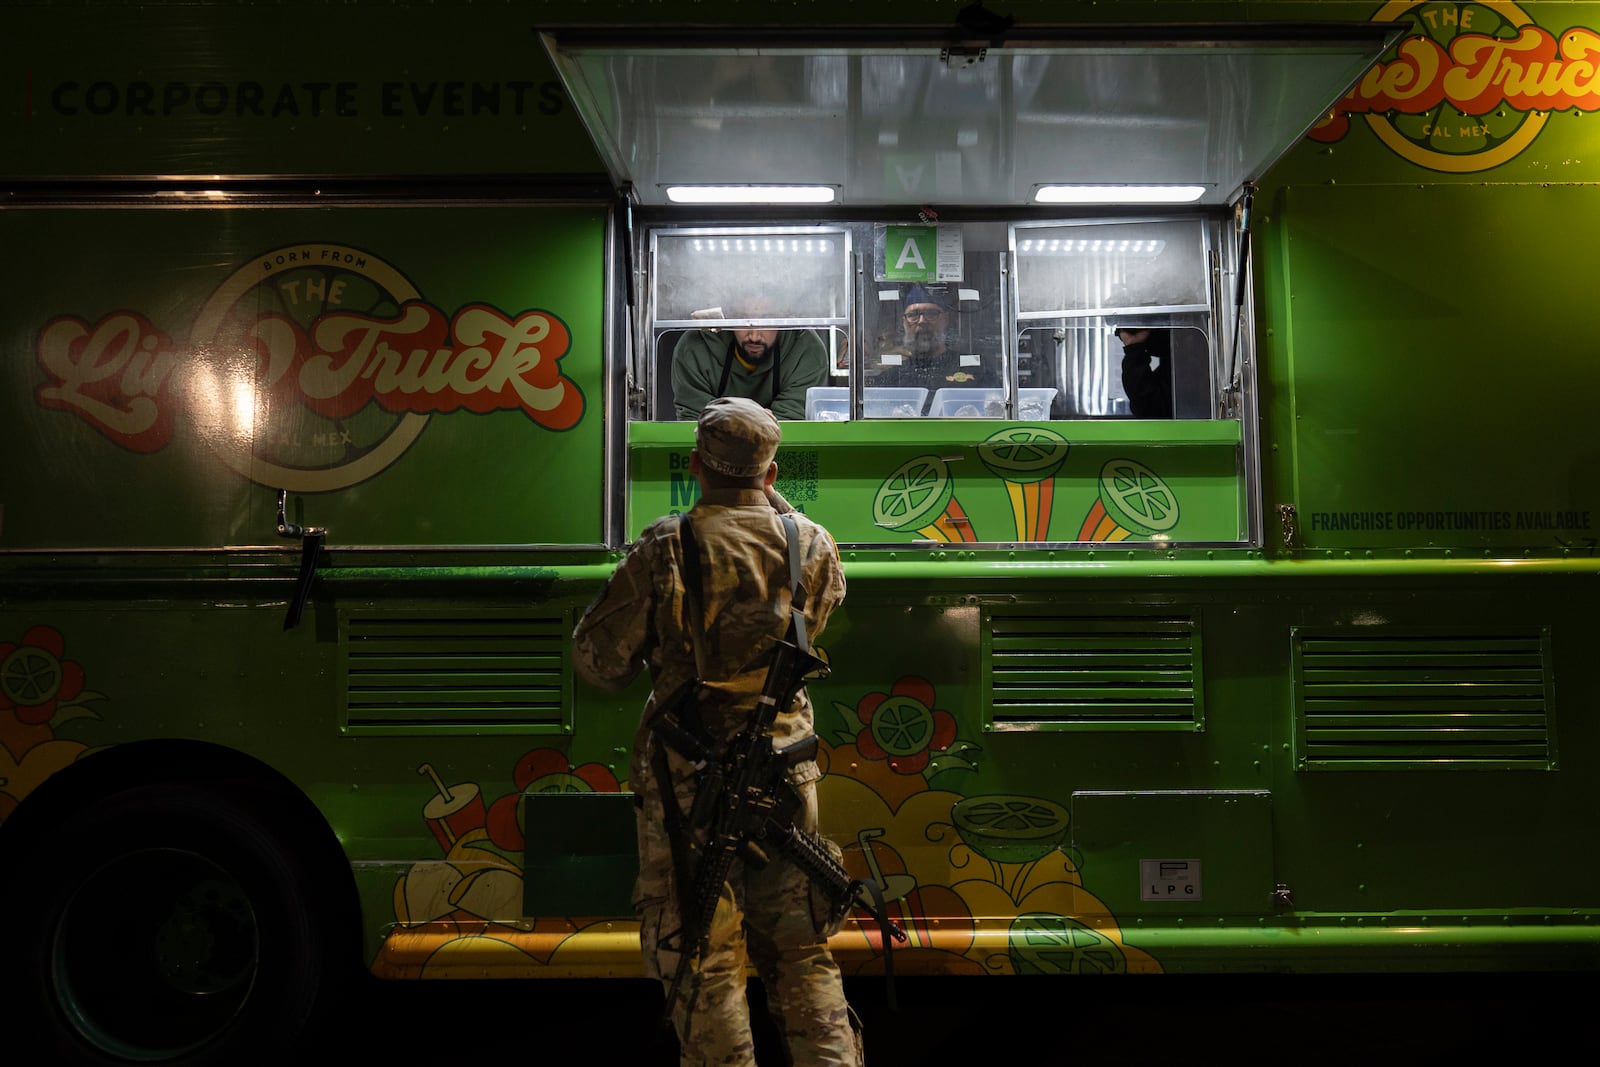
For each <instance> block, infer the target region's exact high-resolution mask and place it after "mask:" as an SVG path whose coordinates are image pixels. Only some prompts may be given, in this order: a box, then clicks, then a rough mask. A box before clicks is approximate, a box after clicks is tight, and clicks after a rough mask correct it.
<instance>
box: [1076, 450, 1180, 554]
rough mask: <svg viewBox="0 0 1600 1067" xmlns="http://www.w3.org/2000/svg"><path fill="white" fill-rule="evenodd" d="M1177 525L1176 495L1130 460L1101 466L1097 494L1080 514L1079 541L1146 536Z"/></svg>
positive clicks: (1155, 477)
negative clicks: (1081, 516) (1086, 512)
mask: <svg viewBox="0 0 1600 1067" xmlns="http://www.w3.org/2000/svg"><path fill="white" fill-rule="evenodd" d="M1176 525H1178V498H1177V496H1176V495H1175V494H1174V493H1173V491H1172V488H1171V487H1170V486H1168V485H1167V483H1166V482H1165V481H1164V480H1162V478H1161V476H1160V475H1158V474H1157V473H1156V472H1155V471H1153V470H1151V469H1150V468H1149V467H1146V466H1145V465H1144V464H1143V463H1140V462H1138V461H1137V460H1132V459H1113V460H1109V461H1107V463H1106V465H1105V466H1104V467H1101V468H1100V496H1099V497H1098V498H1097V499H1096V500H1095V502H1094V505H1093V506H1092V507H1090V508H1089V513H1088V514H1087V515H1085V516H1084V517H1083V525H1082V526H1081V527H1080V528H1079V530H1078V540H1080V541H1125V540H1127V539H1128V538H1130V537H1137V538H1149V537H1155V536H1156V535H1157V534H1164V533H1166V532H1167V531H1168V530H1170V529H1172V528H1173V527H1174V526H1176Z"/></svg>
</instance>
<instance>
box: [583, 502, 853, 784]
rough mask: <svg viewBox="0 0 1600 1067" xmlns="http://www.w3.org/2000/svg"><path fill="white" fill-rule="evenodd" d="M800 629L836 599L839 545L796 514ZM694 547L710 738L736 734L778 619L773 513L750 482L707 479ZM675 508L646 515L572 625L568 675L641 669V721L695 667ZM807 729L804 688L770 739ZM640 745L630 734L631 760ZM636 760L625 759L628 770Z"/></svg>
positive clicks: (822, 617) (779, 561) (783, 570)
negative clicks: (719, 483) (644, 691)
mask: <svg viewBox="0 0 1600 1067" xmlns="http://www.w3.org/2000/svg"><path fill="white" fill-rule="evenodd" d="M794 518H795V521H796V523H797V525H798V526H799V532H800V559H801V582H802V584H803V585H804V587H805V590H806V602H805V618H806V623H807V633H808V636H809V637H810V639H811V640H812V641H813V642H815V641H816V639H817V638H818V636H820V635H821V633H822V631H823V627H824V626H825V625H826V624H827V621H828V616H829V615H831V614H832V612H833V609H834V608H835V607H837V606H838V605H839V603H840V602H841V601H843V600H844V571H843V569H842V568H841V566H840V564H839V550H838V548H837V546H836V545H835V544H834V542H833V538H832V536H830V535H829V533H828V531H827V530H824V529H823V528H822V527H821V526H818V525H817V524H816V523H814V522H812V521H811V520H809V519H807V518H806V517H805V516H804V515H801V514H798V513H796V514H795V515H794ZM689 520H690V521H691V522H692V523H693V524H694V532H695V538H696V540H697V541H698V542H699V546H700V559H701V567H700V577H701V584H702V586H703V588H702V589H701V590H700V597H699V600H700V605H701V608H700V610H701V612H702V614H703V617H704V625H705V631H704V633H702V634H700V635H698V641H699V644H700V659H701V663H700V667H699V671H700V678H701V681H702V682H703V683H705V685H706V686H707V687H708V689H709V690H710V693H709V696H708V697H707V699H706V700H705V701H704V702H703V704H702V708H703V711H704V713H705V715H706V725H707V727H708V728H709V729H710V731H711V732H712V733H713V734H714V735H720V736H717V737H716V739H717V740H726V739H728V738H730V737H732V736H734V735H735V734H737V733H738V732H739V729H740V728H741V727H742V726H743V725H744V723H745V722H746V721H748V720H747V718H746V716H748V715H749V714H750V712H751V711H752V710H753V709H754V707H755V704H756V698H757V697H758V696H759V695H760V693H761V687H762V684H763V683H764V682H765V681H766V670H767V661H768V659H769V658H770V657H769V653H770V651H771V649H772V645H773V642H774V641H776V640H778V639H779V638H782V637H783V636H784V635H785V633H786V632H787V631H788V628H789V601H790V598H789V562H788V550H787V544H786V541H785V538H784V529H783V522H782V521H781V520H780V519H779V517H778V513H777V512H775V511H774V510H773V509H772V507H771V506H770V505H769V504H768V502H767V499H766V497H765V496H764V495H763V494H762V493H761V491H760V490H756V489H714V490H711V491H709V492H707V493H705V494H704V495H703V496H702V498H701V499H700V501H699V503H697V504H696V505H695V506H694V507H693V508H692V509H691V510H690V512H689ZM681 547H682V542H681V541H680V539H679V537H678V520H677V517H676V516H666V517H664V518H661V519H657V520H656V521H655V522H653V523H651V524H650V525H649V526H647V527H646V528H645V530H644V532H643V533H641V534H640V535H639V539H638V540H637V541H635V542H634V543H633V544H632V545H631V546H629V549H628V553H627V555H626V557H625V558H624V559H623V560H622V562H621V563H620V564H618V566H617V569H616V571H615V572H613V573H612V575H611V578H610V579H609V580H608V581H607V582H606V585H605V588H603V589H602V590H601V591H600V595H599V596H598V597H597V598H596V599H595V602H594V603H593V604H591V605H590V606H589V609H588V610H587V611H586V612H585V613H584V616H583V619H582V620H581V621H580V622H579V623H578V627H577V629H576V630H575V631H574V632H573V663H574V666H575V667H576V669H577V671H578V673H579V674H580V675H581V676H582V677H583V678H584V679H585V680H587V681H589V682H590V683H592V684H593V685H596V686H599V687H600V688H602V689H607V690H617V689H621V688H623V687H624V686H626V685H627V684H628V683H629V682H631V681H633V679H634V678H635V677H637V676H638V674H639V672H640V671H641V670H643V669H645V668H649V670H650V675H651V679H652V686H651V693H650V699H649V700H648V701H647V702H646V704H645V709H644V714H643V716H642V717H641V720H640V737H639V738H638V741H640V742H642V741H643V733H644V729H645V724H646V723H648V722H649V719H650V716H651V714H652V713H653V711H654V709H655V707H656V705H657V704H659V703H660V702H661V701H663V700H665V699H666V698H667V697H669V696H670V695H672V693H673V692H674V691H676V690H677V688H678V687H679V686H680V685H682V684H683V683H684V682H686V681H688V680H690V679H692V678H694V677H695V676H696V670H697V668H696V662H695V649H694V639H692V638H691V634H690V625H689V621H688V613H687V611H686V601H685V596H684V587H683V576H682V559H681V554H680V549H681ZM811 730H812V716H811V704H810V700H809V698H808V696H807V695H806V693H805V691H804V690H801V693H800V696H799V698H798V699H797V700H796V701H795V703H794V706H793V707H792V708H790V709H788V710H787V711H785V712H783V713H781V714H780V715H779V717H778V721H777V723H776V725H775V727H774V729H773V731H772V734H773V737H774V739H775V741H776V743H777V745H778V746H779V747H782V746H783V745H785V744H788V743H789V742H791V741H795V740H799V739H801V738H804V737H806V736H807V735H808V734H810V733H811ZM643 748H644V746H643V745H642V744H639V743H636V744H635V746H634V750H635V762H637V760H638V753H639V752H641V751H643ZM637 770H638V768H637V767H636V768H635V772H636V774H637Z"/></svg>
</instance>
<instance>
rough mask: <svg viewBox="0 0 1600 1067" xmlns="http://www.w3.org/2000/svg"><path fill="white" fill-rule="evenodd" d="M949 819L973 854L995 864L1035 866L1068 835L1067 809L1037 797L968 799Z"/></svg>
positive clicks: (959, 803) (955, 808) (960, 804)
mask: <svg viewBox="0 0 1600 1067" xmlns="http://www.w3.org/2000/svg"><path fill="white" fill-rule="evenodd" d="M950 818H951V821H953V822H954V823H955V824H956V830H957V832H958V833H960V834H961V840H962V841H965V842H966V843H967V846H968V847H969V848H971V849H972V851H974V852H976V853H977V854H978V855H980V856H982V857H983V858H984V859H988V860H993V861H994V862H996V863H1032V862H1033V861H1034V860H1036V859H1038V858H1039V857H1041V856H1043V855H1045V854H1046V853H1048V852H1050V851H1051V850H1052V849H1054V848H1055V847H1056V846H1057V845H1059V844H1060V843H1061V839H1062V838H1064V837H1066V836H1067V809H1065V808H1063V807H1061V805H1059V804H1052V803H1051V802H1050V801H1048V800H1040V799H1039V798H1038V797H1018V796H978V797H967V798H966V799H965V800H961V801H957V802H956V805H955V806H954V807H953V808H951V809H950Z"/></svg>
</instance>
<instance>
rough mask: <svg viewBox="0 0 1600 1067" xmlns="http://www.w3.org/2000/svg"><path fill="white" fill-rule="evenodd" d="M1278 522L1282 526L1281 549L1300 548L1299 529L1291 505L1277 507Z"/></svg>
mask: <svg viewBox="0 0 1600 1067" xmlns="http://www.w3.org/2000/svg"><path fill="white" fill-rule="evenodd" d="M1278 521H1279V522H1280V523H1282V524H1283V547H1284V548H1299V547H1300V543H1299V542H1300V527H1299V526H1298V525H1297V524H1296V523H1295V511H1294V505H1293V504H1279V505H1278Z"/></svg>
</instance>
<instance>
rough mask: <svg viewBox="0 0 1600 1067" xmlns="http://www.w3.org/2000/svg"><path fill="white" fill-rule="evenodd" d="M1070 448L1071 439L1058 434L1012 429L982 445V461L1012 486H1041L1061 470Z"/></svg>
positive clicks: (1041, 430) (1045, 431)
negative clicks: (1042, 482) (1035, 484)
mask: <svg viewBox="0 0 1600 1067" xmlns="http://www.w3.org/2000/svg"><path fill="white" fill-rule="evenodd" d="M1069 448H1071V446H1070V445H1069V444H1068V443H1067V439H1066V438H1065V437H1062V436H1061V435H1060V434H1058V433H1056V432H1055V431H1054V430H1046V429H1044V428H1043V427H1040V426H1012V427H1009V428H1007V429H1004V430H1001V431H1000V432H999V433H996V434H991V435H990V436H989V437H987V438H985V439H984V440H983V441H982V442H981V443H979V445H978V458H979V459H981V460H983V465H984V466H985V467H988V468H989V471H990V472H991V473H992V474H995V475H997V476H999V477H1001V478H1004V479H1005V480H1006V481H1008V482H1037V481H1042V480H1043V479H1045V478H1049V477H1050V476H1051V475H1053V474H1055V472H1056V471H1058V470H1060V469H1061V464H1062V463H1064V462H1065V461H1066V458H1067V451H1068V449H1069Z"/></svg>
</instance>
